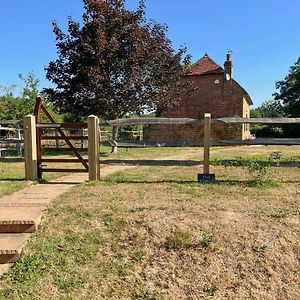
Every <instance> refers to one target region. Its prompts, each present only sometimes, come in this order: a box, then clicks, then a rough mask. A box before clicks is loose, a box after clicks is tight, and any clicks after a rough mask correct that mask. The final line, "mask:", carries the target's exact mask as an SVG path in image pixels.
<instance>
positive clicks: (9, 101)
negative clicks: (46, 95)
mask: <svg viewBox="0 0 300 300" xmlns="http://www.w3.org/2000/svg"><path fill="white" fill-rule="evenodd" d="M18 76H19V78H20V79H21V80H22V81H23V82H24V87H23V89H22V91H21V93H20V94H19V95H18V96H14V90H15V88H16V86H15V85H12V86H8V87H1V88H0V120H12V119H22V118H23V117H24V116H25V115H28V114H33V113H34V106H35V101H36V98H37V97H38V96H39V95H40V94H41V92H40V91H39V79H37V78H36V76H35V75H34V74H33V73H32V72H30V73H28V74H27V75H26V76H24V75H23V74H19V75H18ZM45 105H46V106H47V108H48V109H49V110H50V111H51V113H52V114H54V115H55V116H56V117H58V119H61V117H60V116H58V115H57V114H56V113H55V112H54V111H53V108H52V107H51V104H49V102H47V101H46V103H45Z"/></svg>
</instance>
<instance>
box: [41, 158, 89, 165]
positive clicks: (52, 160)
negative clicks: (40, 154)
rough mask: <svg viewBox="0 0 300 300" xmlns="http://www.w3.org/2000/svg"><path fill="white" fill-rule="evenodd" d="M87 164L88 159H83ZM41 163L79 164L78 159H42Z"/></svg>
mask: <svg viewBox="0 0 300 300" xmlns="http://www.w3.org/2000/svg"><path fill="white" fill-rule="evenodd" d="M84 161H85V162H88V159H84ZM42 162H43V163H79V164H80V163H81V161H80V160H79V159H78V158H42Z"/></svg>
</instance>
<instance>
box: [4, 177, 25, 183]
mask: <svg viewBox="0 0 300 300" xmlns="http://www.w3.org/2000/svg"><path fill="white" fill-rule="evenodd" d="M1 181H25V179H24V178H0V182H1Z"/></svg>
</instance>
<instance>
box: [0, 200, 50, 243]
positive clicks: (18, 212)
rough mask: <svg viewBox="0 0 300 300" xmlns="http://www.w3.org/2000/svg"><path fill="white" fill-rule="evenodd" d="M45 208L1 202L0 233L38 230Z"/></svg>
mask: <svg viewBox="0 0 300 300" xmlns="http://www.w3.org/2000/svg"><path fill="white" fill-rule="evenodd" d="M44 208H45V206H38V207H20V206H16V207H14V206H5V205H1V204H0V233H24V232H34V231H36V230H37V228H38V225H39V223H40V221H41V217H42V212H43V209H44ZM0 245H1V244H0ZM0 247H1V246H0Z"/></svg>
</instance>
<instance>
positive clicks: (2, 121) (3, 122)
mask: <svg viewBox="0 0 300 300" xmlns="http://www.w3.org/2000/svg"><path fill="white" fill-rule="evenodd" d="M21 122H22V120H0V125H16V124H17V123H21Z"/></svg>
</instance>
